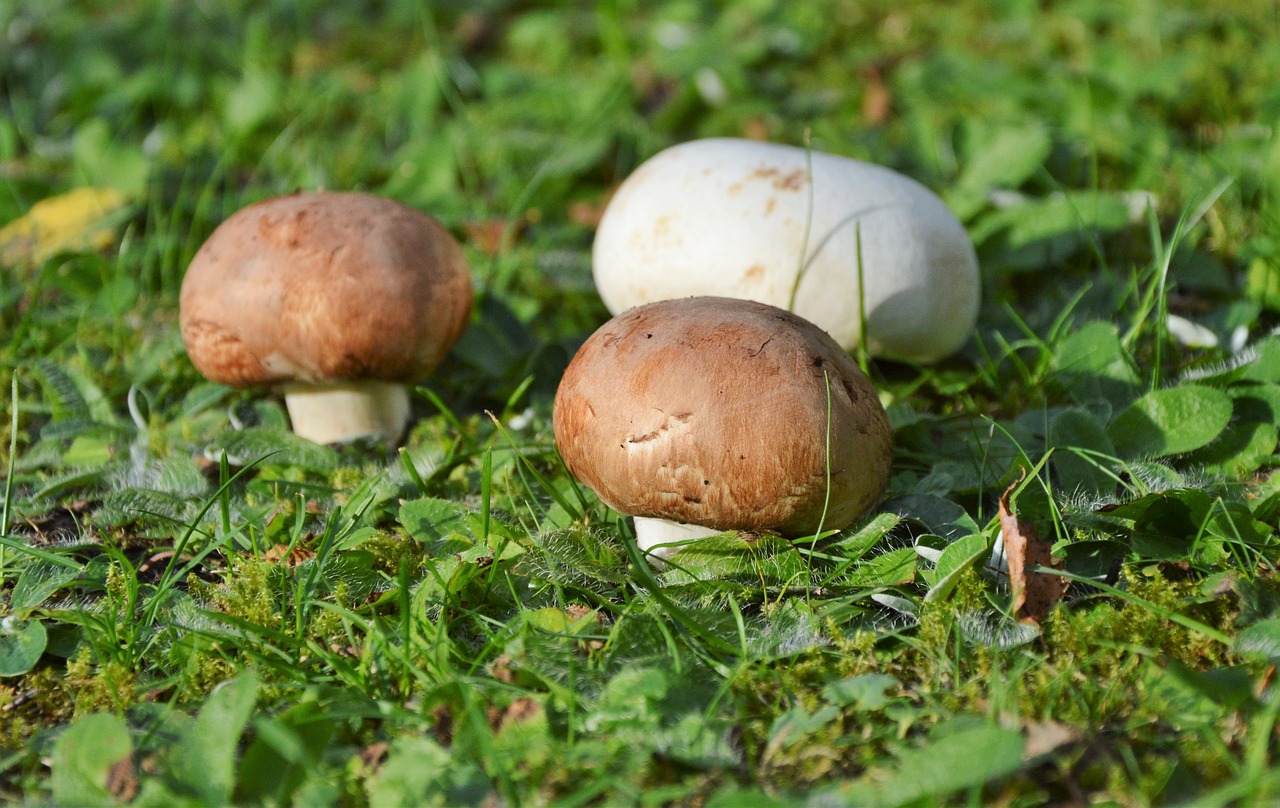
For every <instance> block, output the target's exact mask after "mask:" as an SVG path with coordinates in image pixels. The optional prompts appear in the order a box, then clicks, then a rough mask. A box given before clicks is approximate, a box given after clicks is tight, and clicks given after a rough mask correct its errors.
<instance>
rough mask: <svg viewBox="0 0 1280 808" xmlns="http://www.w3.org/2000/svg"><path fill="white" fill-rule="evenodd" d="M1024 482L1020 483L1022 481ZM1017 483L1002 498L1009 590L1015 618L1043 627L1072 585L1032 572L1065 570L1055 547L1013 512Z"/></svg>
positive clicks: (1001, 532)
mask: <svg viewBox="0 0 1280 808" xmlns="http://www.w3.org/2000/svg"><path fill="white" fill-rule="evenodd" d="M1019 482H1020V481H1019ZM1017 486H1018V483H1014V484H1013V485H1011V486H1009V489H1008V490H1007V491H1005V492H1004V495H1003V496H1001V497H1000V534H1001V536H1002V537H1003V538H1004V556H1005V559H1006V561H1007V562H1008V564H1009V588H1010V589H1011V590H1012V591H1013V607H1012V610H1013V616H1014V617H1016V618H1017V619H1018V620H1019V621H1021V622H1023V623H1039V622H1040V621H1041V620H1043V619H1044V618H1045V616H1046V615H1047V614H1049V610H1050V609H1052V608H1053V606H1054V604H1055V603H1057V602H1058V601H1060V600H1062V596H1063V595H1065V594H1066V593H1067V587H1068V586H1069V585H1070V581H1068V580H1067V579H1066V578H1063V577H1061V576H1059V575H1050V574H1047V573H1043V572H1032V571H1031V568H1032V567H1036V566H1040V567H1050V568H1052V569H1062V562H1061V561H1059V560H1058V559H1056V558H1054V557H1053V554H1052V553H1051V552H1050V550H1051V549H1052V547H1053V545H1052V544H1051V543H1050V542H1047V541H1045V540H1044V539H1041V538H1040V537H1039V536H1038V535H1036V531H1035V528H1034V527H1032V526H1031V524H1030V523H1029V522H1024V521H1022V520H1021V519H1019V518H1018V517H1017V515H1015V514H1014V513H1013V511H1011V510H1010V509H1009V495H1010V494H1012V493H1013V489H1014V488H1016V487H1017Z"/></svg>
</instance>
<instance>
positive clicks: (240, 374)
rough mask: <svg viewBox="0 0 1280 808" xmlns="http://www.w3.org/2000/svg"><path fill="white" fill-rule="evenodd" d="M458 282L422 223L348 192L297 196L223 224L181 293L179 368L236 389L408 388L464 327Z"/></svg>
mask: <svg viewBox="0 0 1280 808" xmlns="http://www.w3.org/2000/svg"><path fill="white" fill-rule="evenodd" d="M471 299H472V291H471V270H470V267H469V266H468V264H467V260H466V257H465V256H464V255H463V253H462V248H461V247H459V246H458V243H457V242H456V241H455V240H454V239H453V237H452V236H450V235H449V233H448V231H446V230H445V229H444V227H442V226H441V225H440V224H439V223H438V222H437V221H436V220H435V219H433V218H431V217H430V216H428V215H426V214H425V213H422V212H420V211H417V210H414V209H413V208H410V207H407V206H405V205H402V204H400V203H399V202H394V201H392V200H390V199H383V198H381V197H376V196H371V195H369V194H361V193H329V192H317V193H302V194H295V195H292V196H283V197H277V198H275V199H268V200H266V201H264V202H259V203H258V204H256V205H251V206H249V207H247V208H244V209H242V210H239V211H237V212H236V213H234V214H232V216H231V217H230V218H228V219H227V220H226V221H225V222H223V223H222V224H221V225H219V226H218V228H217V229H216V230H214V232H213V234H212V235H210V236H209V239H208V240H207V241H205V243H204V245H203V246H201V247H200V249H199V251H198V252H197V253H196V255H195V257H194V258H193V259H192V261H191V265H190V266H189V267H188V268H187V274H186V277H185V278H184V279H183V282H182V292H181V298H180V302H179V306H180V313H179V321H180V324H181V327H182V339H183V341H184V342H185V343H186V346H187V352H188V354H189V355H190V356H191V361H192V363H194V364H195V366H196V368H197V369H199V370H200V372H201V373H203V374H204V375H205V376H206V377H207V378H209V379H211V380H213V381H216V382H221V383H223V384H230V385H235V386H240V387H243V386H248V385H253V384H261V383H266V382H279V381H299V382H312V383H325V382H338V381H354V380H360V379H377V380H382V381H395V382H410V381H414V380H416V379H418V378H420V377H422V376H423V375H425V374H426V373H428V372H429V371H431V369H432V368H434V367H435V366H436V365H438V364H439V363H440V361H441V360H442V359H443V358H444V356H445V354H447V353H448V351H449V349H450V348H452V347H453V345H454V343H456V342H457V341H458V338H459V337H460V336H461V335H462V331H463V329H464V328H466V324H467V319H468V317H469V315H470V312H471Z"/></svg>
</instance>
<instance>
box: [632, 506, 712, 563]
mask: <svg viewBox="0 0 1280 808" xmlns="http://www.w3.org/2000/svg"><path fill="white" fill-rule="evenodd" d="M635 522H636V544H638V545H640V549H641V550H642V551H643V552H646V553H648V554H649V558H650V560H651V561H654V562H657V561H659V560H660V559H666V558H670V557H671V556H673V555H675V554H676V553H677V552H678V551H680V550H681V549H683V548H684V546H685V545H686V544H688V543H689V542H691V541H694V540H695V539H705V538H706V537H707V536H714V535H716V534H717V533H723V532H724V531H722V530H716V529H715V528H710V527H703V526H702V525H686V524H683V523H681V522H672V521H671V520H670V519H656V518H654V517H652V516H637V517H635ZM655 566H656V564H655Z"/></svg>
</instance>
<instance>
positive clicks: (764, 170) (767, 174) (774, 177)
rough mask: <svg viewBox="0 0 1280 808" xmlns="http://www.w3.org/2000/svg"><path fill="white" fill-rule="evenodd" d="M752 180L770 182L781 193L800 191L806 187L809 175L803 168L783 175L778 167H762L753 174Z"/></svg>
mask: <svg viewBox="0 0 1280 808" xmlns="http://www.w3.org/2000/svg"><path fill="white" fill-rule="evenodd" d="M750 178H751V179H761V180H768V181H769V182H770V183H771V184H772V185H773V187H774V188H776V189H778V190H779V191H798V190H800V189H801V188H803V187H804V186H805V182H806V179H807V175H806V173H805V170H804V169H803V168H794V169H792V170H791V171H788V172H787V173H786V174H783V173H782V171H781V170H779V169H778V168H777V166H761V167H760V168H757V169H756V170H755V171H753V172H751V175H750Z"/></svg>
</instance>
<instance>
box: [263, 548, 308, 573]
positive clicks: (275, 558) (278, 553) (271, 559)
mask: <svg viewBox="0 0 1280 808" xmlns="http://www.w3.org/2000/svg"><path fill="white" fill-rule="evenodd" d="M315 557H316V551H315V550H310V549H308V548H306V547H295V548H293V549H292V550H290V549H289V546H288V545H286V544H275V545H273V546H272V547H271V549H269V550H267V551H266V552H265V553H263V554H262V560H263V561H265V562H267V563H268V564H279V563H281V562H283V563H284V565H285V566H286V567H296V566H298V565H299V564H301V563H302V562H304V561H310V560H311V559H313V558H315Z"/></svg>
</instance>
